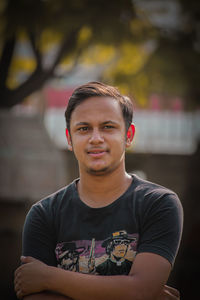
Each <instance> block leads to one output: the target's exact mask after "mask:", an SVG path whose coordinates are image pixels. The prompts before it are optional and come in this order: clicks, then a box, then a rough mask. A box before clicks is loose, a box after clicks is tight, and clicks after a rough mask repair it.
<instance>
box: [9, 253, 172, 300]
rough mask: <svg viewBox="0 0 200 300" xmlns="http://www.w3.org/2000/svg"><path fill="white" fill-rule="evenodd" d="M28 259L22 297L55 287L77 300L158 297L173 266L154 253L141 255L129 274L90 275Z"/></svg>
mask: <svg viewBox="0 0 200 300" xmlns="http://www.w3.org/2000/svg"><path fill="white" fill-rule="evenodd" d="M25 260H26V261H28V262H29V263H27V264H24V265H22V266H21V267H19V268H18V270H17V271H16V279H15V287H16V291H17V295H18V297H23V296H25V295H28V294H30V293H37V292H40V291H43V290H49V291H50V290H51V291H54V292H57V293H60V294H63V295H66V296H69V297H71V298H73V299H77V300H78V299H80V300H88V299H94V298H95V300H106V299H109V300H112V299H114V300H117V299H119V300H120V299H127V300H128V299H134V300H136V299H144V300H145V299H148V300H150V299H152V300H155V299H157V298H158V297H159V296H160V295H161V292H162V290H163V287H164V284H165V283H166V281H167V279H168V276H169V273H170V269H171V265H170V263H169V262H168V261H167V260H166V259H165V258H163V257H161V256H159V255H156V254H153V253H141V254H138V255H137V256H136V259H135V261H134V264H133V266H132V268H131V271H130V274H129V276H123V275H122V276H121V275H119V276H98V275H97V276H95V275H87V274H81V273H77V272H70V271H66V270H62V269H59V268H55V267H50V266H47V265H45V264H43V263H41V262H39V261H38V260H34V259H32V258H25ZM33 278H34V280H33ZM158 299H162V298H158ZM163 299H164V298H163ZM175 299H176V298H175Z"/></svg>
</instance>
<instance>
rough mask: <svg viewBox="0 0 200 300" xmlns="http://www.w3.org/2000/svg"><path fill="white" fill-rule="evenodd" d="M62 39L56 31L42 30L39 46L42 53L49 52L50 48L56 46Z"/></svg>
mask: <svg viewBox="0 0 200 300" xmlns="http://www.w3.org/2000/svg"><path fill="white" fill-rule="evenodd" d="M61 39H62V35H61V34H60V33H58V32H56V31H52V30H44V31H43V32H42V34H41V37H40V40H39V44H40V49H41V50H42V52H47V51H49V50H50V49H51V48H52V47H54V46H57V45H58V44H59V43H60V41H61Z"/></svg>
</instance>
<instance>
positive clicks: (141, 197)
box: [132, 174, 182, 210]
mask: <svg viewBox="0 0 200 300" xmlns="http://www.w3.org/2000/svg"><path fill="white" fill-rule="evenodd" d="M132 176H133V185H132V193H133V196H134V198H135V201H136V203H137V205H138V206H139V207H140V206H143V207H146V208H147V207H155V206H162V207H163V206H165V207H177V208H178V209H180V210H182V205H181V202H180V199H179V197H178V195H177V194H176V193H175V192H174V191H172V190H171V189H168V188H166V187H164V186H162V185H159V184H157V183H153V182H151V181H148V180H144V179H141V178H140V177H138V176H136V175H134V174H133V175H132Z"/></svg>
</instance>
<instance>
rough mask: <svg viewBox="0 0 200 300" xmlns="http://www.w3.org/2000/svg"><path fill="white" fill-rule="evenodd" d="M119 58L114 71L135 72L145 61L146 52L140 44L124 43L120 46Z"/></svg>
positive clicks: (128, 73) (129, 73)
mask: <svg viewBox="0 0 200 300" xmlns="http://www.w3.org/2000/svg"><path fill="white" fill-rule="evenodd" d="M119 51H120V58H119V60H118V62H117V64H116V66H115V72H119V73H123V74H125V75H131V74H135V73H137V72H138V71H139V70H140V69H141V68H142V66H143V65H144V63H145V61H146V57H147V54H146V53H145V51H144V50H143V48H142V47H141V46H138V45H134V44H131V43H125V44H123V45H122V46H121V47H120V50H119Z"/></svg>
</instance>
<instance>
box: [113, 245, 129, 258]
mask: <svg viewBox="0 0 200 300" xmlns="http://www.w3.org/2000/svg"><path fill="white" fill-rule="evenodd" d="M127 249H128V245H127V244H126V243H124V242H123V241H121V242H120V241H119V242H118V243H115V244H114V248H113V251H112V255H113V256H114V257H118V258H119V257H121V258H123V257H124V256H125V255H126V252H127Z"/></svg>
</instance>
